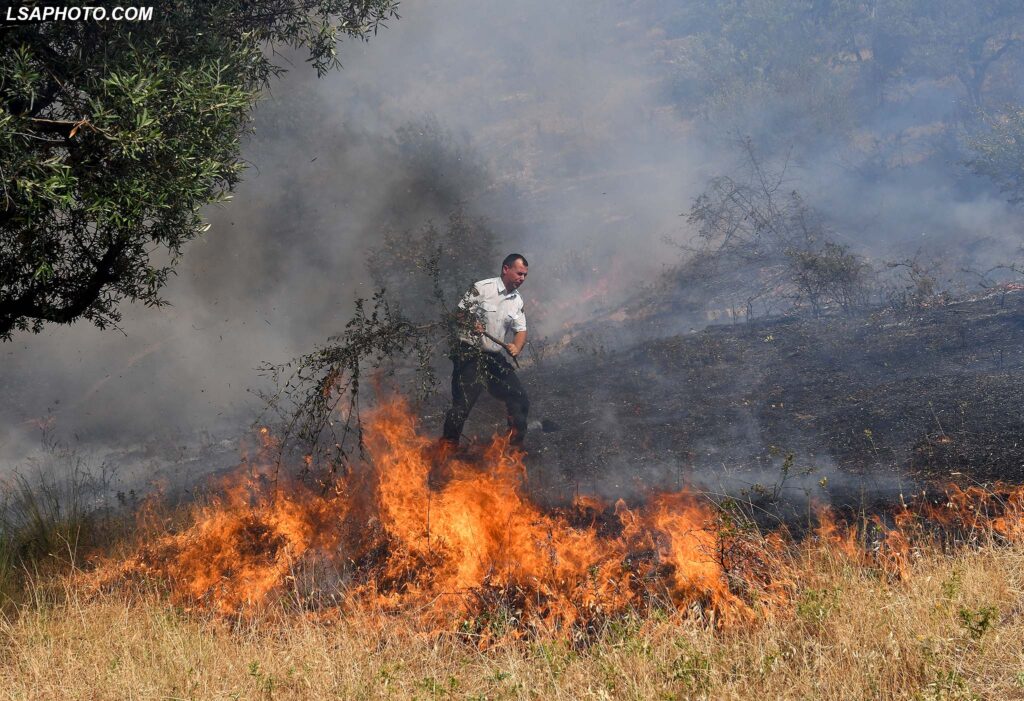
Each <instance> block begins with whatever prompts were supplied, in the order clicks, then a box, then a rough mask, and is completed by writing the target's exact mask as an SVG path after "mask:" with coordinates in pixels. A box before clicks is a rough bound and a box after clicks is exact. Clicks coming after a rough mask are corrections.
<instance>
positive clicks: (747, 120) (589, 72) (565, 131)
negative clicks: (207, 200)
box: [0, 0, 1020, 467]
mask: <svg viewBox="0 0 1024 701" xmlns="http://www.w3.org/2000/svg"><path fill="white" fill-rule="evenodd" d="M658 7H660V5H659V4H658V3H651V7H650V8H648V10H647V11H645V12H634V9H635V8H631V7H630V6H621V7H620V6H618V5H615V4H612V3H592V2H582V1H581V0H570V1H569V2H561V3H555V4H554V5H552V4H551V3H542V2H539V1H538V0H527V1H525V2H516V3H501V2H470V1H469V0H442V1H440V2H433V3H425V2H418V1H417V2H404V3H403V4H402V7H401V14H402V18H401V19H400V20H398V21H395V22H392V23H391V26H389V27H388V28H387V29H385V30H383V31H382V32H381V33H380V34H379V35H378V36H377V37H375V38H374V39H373V40H372V41H370V42H369V43H367V44H349V45H345V46H343V48H342V57H343V62H344V66H345V67H344V70H342V71H340V72H336V73H334V74H332V75H330V76H328V77H326V78H324V79H321V80H318V79H316V77H315V76H314V75H313V72H312V71H311V70H310V69H308V67H306V66H303V65H300V62H301V57H299V56H296V57H295V58H294V62H295V64H296V65H294V66H293V68H292V70H291V71H290V72H289V74H288V75H287V76H286V77H285V78H284V79H283V80H281V81H278V82H276V83H274V85H273V86H272V88H271V91H270V95H269V96H268V97H267V100H266V101H265V102H264V103H263V104H262V105H261V107H260V108H259V109H258V111H257V113H256V116H255V134H254V135H253V136H252V137H251V138H250V139H249V140H248V141H247V143H246V145H245V148H244V154H245V157H246V158H247V159H248V160H249V161H251V162H252V163H253V166H252V167H251V168H250V170H249V171H248V173H247V176H246V180H245V182H244V183H243V184H242V185H241V186H240V187H239V188H238V191H237V192H236V193H235V196H234V199H233V201H232V202H230V203H228V204H226V205H223V206H218V207H215V208H211V209H210V210H209V212H208V217H209V220H210V222H211V224H212V229H211V231H210V232H209V233H208V234H207V236H206V237H205V238H204V239H202V240H200V241H197V242H195V243H194V244H192V245H191V246H190V247H189V248H188V250H187V251H186V255H185V258H184V260H183V261H182V263H181V265H180V266H179V268H178V275H177V276H176V277H175V278H174V279H173V280H172V281H171V283H170V285H169V286H168V288H167V290H166V294H165V297H166V299H167V300H168V301H169V302H170V303H171V306H168V307H165V308H161V309H142V308H134V307H129V308H126V309H125V310H124V312H125V314H124V321H123V323H122V328H123V331H124V333H118V332H110V331H106V332H101V331H98V330H96V329H94V328H91V327H89V326H86V325H84V324H77V325H74V326H72V327H64V328H48V329H47V330H46V331H45V332H44V333H42V334H39V335H34V336H30V335H19V336H17V337H16V338H15V340H14V341H13V342H11V343H8V344H5V345H3V346H0V358H2V363H0V381H2V383H3V386H4V387H5V390H6V391H5V395H6V396H7V397H8V398H9V401H8V402H6V403H5V406H4V407H3V408H2V409H0V467H2V466H4V465H6V466H8V467H9V466H11V465H15V464H17V463H18V461H19V460H21V459H22V458H23V457H24V456H25V455H26V454H28V453H29V452H31V451H32V450H33V449H34V447H35V446H36V445H37V443H38V436H39V430H40V429H39V427H40V426H41V425H48V426H50V430H52V431H53V432H55V433H56V434H57V435H59V436H61V437H62V438H63V439H65V440H69V441H80V442H81V443H82V444H85V445H96V446H104V447H106V446H113V445H128V446H133V448H132V449H135V448H137V447H138V446H139V445H165V444H174V443H175V442H188V441H194V440H195V437H196V436H203V437H204V438H203V440H209V441H214V442H215V441H218V440H222V439H224V438H225V437H227V436H231V435H233V434H236V433H237V432H238V431H239V430H240V428H241V427H243V426H244V425H246V424H247V423H248V422H250V421H252V420H253V419H254V418H255V417H256V416H257V414H258V411H259V408H260V406H261V405H260V402H259V400H258V399H256V397H254V396H253V395H252V393H251V392H250V388H252V387H254V386H257V385H258V384H259V382H260V380H259V378H258V376H257V375H256V374H255V372H254V368H256V367H257V366H258V365H259V364H260V363H262V362H264V361H271V362H283V361H285V360H287V359H289V358H291V357H294V356H296V355H298V354H301V353H303V352H306V351H308V350H310V349H311V348H312V347H313V346H314V345H315V344H316V343H318V342H322V341H323V340H324V339H325V338H326V337H327V336H329V335H330V334H332V333H337V332H338V331H340V330H341V328H342V327H343V326H344V323H345V321H346V320H347V319H348V315H349V313H350V311H351V302H352V300H353V299H354V298H355V297H357V296H368V295H369V294H370V293H371V292H372V289H371V284H370V281H369V279H368V276H367V273H366V269H365V264H364V263H365V256H366V253H367V251H368V250H369V249H370V248H371V247H372V246H373V245H374V244H375V242H376V241H377V240H378V238H379V236H380V234H381V232H382V231H383V230H385V229H392V230H399V231H401V230H405V229H415V228H418V227H419V226H422V225H423V224H424V223H425V222H426V221H427V220H431V219H432V220H434V221H438V222H440V221H443V218H444V216H445V214H446V208H447V207H448V206H449V205H451V204H452V202H454V201H455V200H458V199H465V200H466V205H467V206H468V208H469V210H470V212H471V213H472V214H474V215H477V216H486V217H487V218H488V219H489V221H490V222H491V224H492V225H493V227H494V230H495V231H496V232H497V233H498V234H499V238H500V240H501V245H502V247H503V248H505V249H507V250H508V251H512V250H515V251H519V252H522V253H524V254H525V255H527V256H528V257H529V258H530V262H531V278H530V280H529V282H528V284H527V287H526V288H524V294H525V295H526V297H527V300H528V301H534V302H536V303H537V304H538V306H539V307H543V309H544V310H545V313H544V315H543V325H542V326H541V327H540V328H536V327H534V329H533V333H535V334H536V335H539V336H540V335H547V334H552V335H557V333H558V332H559V331H560V330H561V329H562V328H563V327H564V326H565V325H566V324H568V323H572V322H577V321H581V320H585V319H586V318H587V317H588V316H589V315H590V314H591V313H592V311H593V310H594V309H598V308H610V307H614V304H615V302H616V301H617V300H618V299H621V298H624V297H625V296H627V295H628V294H631V293H633V292H634V291H635V290H636V289H637V288H638V287H639V286H640V285H643V284H645V283H650V282H652V281H654V280H655V279H656V278H657V276H658V275H659V273H660V272H661V271H662V270H664V268H665V267H666V265H671V264H673V263H675V262H676V261H677V260H678V257H679V253H678V251H677V250H676V249H674V248H673V247H672V246H670V245H668V244H666V243H665V241H664V239H665V238H666V237H673V238H675V239H677V240H683V241H685V240H687V239H688V237H690V236H692V232H690V231H688V230H687V228H686V226H685V219H681V218H680V216H679V215H680V213H681V212H685V211H686V209H687V208H688V206H689V203H690V202H691V201H692V199H693V198H694V197H695V196H696V195H697V194H698V193H699V192H700V191H701V189H702V187H703V184H704V183H705V181H706V180H707V178H708V177H710V176H711V175H714V174H716V173H718V172H722V170H723V169H727V168H729V167H730V165H731V163H732V162H733V159H734V156H735V154H734V152H733V151H732V150H731V146H730V144H729V139H728V137H729V136H730V135H732V134H734V133H735V132H736V131H737V130H743V131H745V132H747V133H758V132H763V131H766V126H765V125H767V124H776V123H777V122H778V121H779V120H780V119H781V117H780V116H779V115H780V114H781V113H779V112H777V111H774V108H773V107H772V106H771V105H763V104H761V103H760V102H759V99H760V98H759V97H758V96H757V95H755V96H754V97H753V98H752V99H751V100H750V101H749V102H748V103H747V104H745V105H744V107H745V109H743V110H739V111H735V112H733V113H732V114H731V115H730V119H728V120H725V119H722V120H719V121H718V122H716V123H714V124H701V123H698V122H696V121H695V120H694V119H692V118H690V117H683V116H681V111H680V110H679V105H678V103H677V100H678V97H677V96H674V95H673V93H672V90H671V89H669V88H670V85H671V82H672V76H671V75H668V74H666V72H665V66H666V61H665V60H663V59H662V58H661V57H660V54H659V51H661V48H659V47H661V42H663V40H664V38H665V35H664V31H663V30H662V29H661V28H660V27H659V26H658V14H657V13H658ZM915 99H917V100H918V102H914V103H912V104H911V103H909V102H904V103H900V106H899V108H898V109H896V108H893V112H892V113H884V114H880V115H879V116H878V120H879V124H878V125H864V127H865V128H867V127H868V126H874V127H876V128H877V130H878V131H880V132H886V133H889V132H891V133H893V134H899V133H901V131H900V130H901V129H903V128H904V127H905V124H904V123H903V122H901V119H902V118H903V114H904V112H906V111H908V110H913V109H917V108H922V107H923V108H926V109H931V110H933V111H934V112H935V121H936V122H941V121H943V120H944V119H946V118H947V117H948V116H949V115H951V114H953V113H954V112H955V109H956V97H955V95H953V94H952V93H951V92H950V91H948V90H944V89H943V88H941V86H940V87H934V86H933V87H931V88H930V89H929V90H928V91H922V96H920V97H919V98H915ZM419 137H422V138H419ZM894 138H895V137H894ZM418 139H419V140H418ZM776 141H777V142H783V143H775V142H773V143H772V144H771V146H770V148H769V151H770V153H772V154H779V153H783V152H785V151H786V149H787V148H788V149H790V150H791V151H792V170H791V171H790V172H791V175H792V177H793V179H794V182H795V183H796V184H798V185H799V186H800V187H801V188H802V189H804V190H805V191H806V192H807V193H808V195H809V197H810V199H812V201H813V202H814V204H815V205H816V206H818V207H820V208H822V209H823V210H824V211H825V212H827V213H828V214H829V215H830V216H831V217H833V219H834V221H835V222H837V227H836V228H837V230H838V231H839V233H840V234H841V235H842V236H844V237H846V238H847V240H849V241H850V242H851V243H853V244H855V246H856V247H857V248H858V249H859V250H862V251H864V252H867V253H869V254H872V255H875V256H877V257H879V258H883V257H892V256H895V255H902V254H904V253H905V252H906V251H913V250H914V249H915V247H919V246H921V245H926V246H939V245H943V246H948V245H950V244H954V245H956V244H958V243H959V242H962V241H965V240H966V238H967V237H968V235H969V234H970V235H971V236H972V237H973V236H975V235H976V234H978V232H979V230H983V231H984V232H985V234H986V235H987V236H988V237H989V238H988V240H987V241H988V242H987V243H986V244H985V245H983V246H981V247H980V248H976V249H974V250H975V253H976V255H977V257H978V258H979V262H986V261H989V260H996V259H999V258H1000V257H1002V256H1005V255H1006V253H1007V251H1008V250H1009V249H1010V248H1011V247H1015V245H1016V244H1015V243H1014V240H1013V239H1014V236H1015V235H1016V232H1017V231H1019V222H1020V219H1019V215H1018V213H1017V212H1016V211H1015V210H1013V209H1011V208H1010V207H1009V206H1008V205H1006V204H1005V203H1004V202H1003V201H1002V200H1001V199H1000V198H999V197H998V196H997V195H995V194H993V193H992V191H991V190H985V191H982V190H978V191H977V192H975V193H974V194H973V195H970V196H968V195H965V194H964V193H965V190H964V188H963V187H962V186H961V185H962V183H961V180H962V179H963V177H964V176H963V173H962V168H961V167H960V165H959V164H958V163H955V162H948V163H947V164H946V167H945V168H941V169H937V170H936V169H934V168H914V163H915V161H914V158H916V156H913V155H912V154H911V155H908V154H906V153H904V155H903V156H902V157H903V158H905V159H906V167H905V168H902V169H901V170H898V171H895V172H890V173H889V174H888V175H886V176H884V177H883V176H879V175H877V173H872V172H870V169H869V165H870V163H871V161H872V159H873V158H876V157H877V158H884V157H889V154H888V152H887V153H886V154H883V155H881V156H879V155H878V154H877V153H875V152H873V151H872V149H871V148H864V149H859V150H858V149H852V150H851V148H850V147H849V146H843V147H841V148H840V147H836V146H835V144H834V143H830V142H828V141H827V140H822V141H817V142H815V143H814V144H813V145H803V146H800V147H794V145H793V144H792V143H790V144H786V143H784V142H785V141H786V139H785V138H779V139H776ZM440 142H443V144H442V146H443V149H442V151H443V153H444V154H446V158H449V160H448V161H445V162H444V163H445V164H447V165H444V164H442V165H443V167H441V166H439V167H437V168H436V169H435V170H431V167H430V166H431V164H435V163H436V161H435V160H432V159H431V158H430V157H429V156H430V151H429V149H427V150H426V151H425V152H415V149H414V150H413V152H410V144H413V145H415V144H420V145H423V144H426V145H428V146H429V145H430V144H434V145H435V146H436V145H437V144H438V143H440ZM876 150H877V149H876ZM929 157H930V156H929ZM922 158H923V156H922ZM933 160H934V159H933ZM424 183H432V184H433V185H432V186H431V187H426V188H425V186H424ZM922 237H924V238H922ZM972 240H973V239H972ZM922 241H924V243H923V244H922ZM972 262H973V261H972ZM497 263H498V261H495V267H497ZM560 266H561V267H560ZM567 269H568V272H569V273H571V274H568V273H567V272H566V270H567ZM495 272H496V270H495V271H490V270H486V271H480V276H481V277H484V276H487V275H491V274H494V273H495ZM685 330H686V329H683V328H681V329H680V331H685Z"/></svg>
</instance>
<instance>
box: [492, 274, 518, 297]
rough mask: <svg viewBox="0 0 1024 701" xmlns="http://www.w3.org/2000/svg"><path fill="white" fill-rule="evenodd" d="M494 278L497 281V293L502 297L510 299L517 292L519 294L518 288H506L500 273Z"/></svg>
mask: <svg viewBox="0 0 1024 701" xmlns="http://www.w3.org/2000/svg"><path fill="white" fill-rule="evenodd" d="M494 279H495V280H497V281H498V294H500V295H501V296H502V297H505V298H506V299H512V298H513V297H515V296H516V295H517V294H519V290H508V289H506V288H505V282H504V281H503V280H502V279H501V276H500V275H499V276H498V277H496V278H494Z"/></svg>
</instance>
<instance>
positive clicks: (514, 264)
mask: <svg viewBox="0 0 1024 701" xmlns="http://www.w3.org/2000/svg"><path fill="white" fill-rule="evenodd" d="M529 267H530V264H529V263H527V262H526V259H525V258H523V257H522V256H521V255H519V254H518V253H510V254H509V255H507V256H505V260H503V261H502V262H501V281H502V282H503V283H505V289H506V290H515V289H518V288H519V286H520V285H522V284H523V282H524V281H525V280H526V274H527V272H528V271H529Z"/></svg>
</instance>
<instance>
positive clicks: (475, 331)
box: [441, 253, 530, 447]
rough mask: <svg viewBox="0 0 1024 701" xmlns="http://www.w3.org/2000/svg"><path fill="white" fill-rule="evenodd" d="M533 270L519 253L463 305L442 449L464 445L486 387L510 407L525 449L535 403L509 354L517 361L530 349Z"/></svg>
mask: <svg viewBox="0 0 1024 701" xmlns="http://www.w3.org/2000/svg"><path fill="white" fill-rule="evenodd" d="M528 268H529V265H528V263H527V262H526V259H525V258H523V256H521V255H520V254H518V253H513V254H511V255H509V256H507V257H506V258H505V260H504V261H502V263H501V275H500V276H499V277H494V278H488V279H487V280H481V281H480V282H478V283H476V284H475V285H473V287H471V288H470V290H469V292H467V293H466V295H465V297H463V298H462V301H461V302H459V314H460V317H461V318H460V322H461V325H462V327H463V328H462V330H460V333H459V340H458V344H457V346H456V348H455V349H453V351H452V408H451V409H450V410H449V411H448V413H447V414H445V419H444V435H443V437H442V438H441V443H442V445H447V446H449V447H454V446H456V445H458V443H459V438H460V437H461V436H462V426H463V424H464V423H466V417H467V416H469V412H470V411H471V410H472V408H473V405H474V404H476V400H477V399H478V398H479V397H480V392H481V391H482V390H483V389H484V387H486V388H487V391H488V392H490V393H491V395H493V396H494V397H497V398H498V399H501V400H502V401H504V402H505V409H506V410H507V411H508V424H509V428H510V429H511V431H512V436H511V442H512V444H513V445H515V446H519V447H522V444H523V437H524V436H525V435H526V415H527V412H528V411H529V409H530V402H529V400H528V399H527V398H526V392H525V390H523V386H522V384H520V382H519V378H518V377H516V371H515V370H514V369H513V368H512V365H511V364H510V363H509V361H508V360H507V359H506V357H505V355H504V353H505V352H507V353H508V355H510V356H512V357H513V358H515V357H516V356H518V355H519V354H520V353H521V352H522V351H523V346H525V345H526V314H524V313H523V298H522V296H521V295H520V294H519V286H520V285H522V284H523V282H524V281H525V280H526V275H527V272H528ZM510 332H511V333H512V334H514V336H513V338H512V342H511V343H505V340H506V338H507V336H508V334H509V333H510ZM495 339H497V340H495Z"/></svg>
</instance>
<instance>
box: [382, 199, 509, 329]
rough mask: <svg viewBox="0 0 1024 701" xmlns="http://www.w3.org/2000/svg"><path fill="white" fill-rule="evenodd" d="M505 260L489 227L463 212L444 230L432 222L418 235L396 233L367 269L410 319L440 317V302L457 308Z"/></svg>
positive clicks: (459, 209)
mask: <svg viewBox="0 0 1024 701" xmlns="http://www.w3.org/2000/svg"><path fill="white" fill-rule="evenodd" d="M500 260H501V256H500V254H499V252H498V248H497V239H496V237H495V235H494V233H493V232H492V231H491V229H490V228H489V227H488V225H487V222H486V221H484V220H483V219H482V218H472V217H470V216H468V215H467V214H466V211H465V208H464V207H463V206H461V205H460V206H458V207H457V208H456V209H455V210H454V211H453V212H452V213H451V214H450V215H449V217H448V225H447V227H445V228H444V229H443V230H442V229H438V228H437V226H435V224H434V223H433V222H428V223H427V224H425V225H424V226H423V227H422V228H420V229H419V230H418V231H415V232H408V231H406V232H401V233H399V232H396V231H390V232H387V233H385V234H384V236H383V240H382V241H381V244H380V245H379V246H378V247H376V248H374V249H373V250H371V251H370V254H369V256H368V257H367V268H368V269H369V271H370V277H371V278H372V279H373V283H374V285H375V286H377V287H378V288H381V289H384V290H385V291H386V297H387V299H388V300H389V302H390V303H391V304H392V305H393V306H396V307H397V308H398V309H401V310H402V312H403V314H405V315H406V316H408V317H409V318H410V319H414V320H422V319H430V318H432V317H435V316H436V312H437V306H438V302H441V303H442V304H443V305H444V306H446V307H447V308H454V306H455V305H456V304H457V303H458V302H459V300H460V299H461V298H462V295H463V294H465V292H466V290H467V289H468V288H469V285H471V284H472V283H473V282H475V281H476V280H478V279H480V278H481V277H484V276H486V275H487V274H488V272H489V271H495V272H496V268H497V266H498V262H499V261H500Z"/></svg>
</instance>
